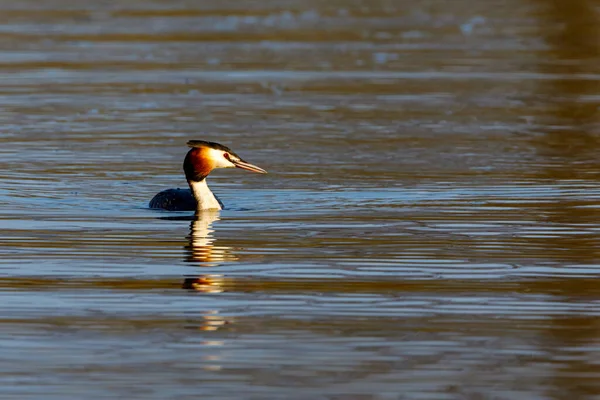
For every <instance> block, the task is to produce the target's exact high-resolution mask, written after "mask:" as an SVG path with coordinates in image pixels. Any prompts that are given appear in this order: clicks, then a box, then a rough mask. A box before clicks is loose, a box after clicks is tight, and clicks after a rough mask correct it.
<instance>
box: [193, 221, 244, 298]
mask: <svg viewBox="0 0 600 400" xmlns="http://www.w3.org/2000/svg"><path fill="white" fill-rule="evenodd" d="M219 219H220V216H219V210H199V211H196V213H195V215H194V217H193V219H192V221H191V222H190V234H189V236H188V240H189V243H188V245H187V246H185V250H186V253H187V255H186V259H185V261H186V262H188V263H193V264H196V265H197V266H199V267H216V266H218V265H220V264H222V263H223V262H226V261H235V260H237V259H238V257H237V256H235V254H233V252H232V249H231V247H227V246H218V245H216V244H215V242H216V239H215V237H214V228H213V227H212V226H213V223H215V222H217V221H219ZM222 284H223V276H222V275H216V274H206V275H200V276H194V277H188V278H186V279H185V280H184V282H183V288H184V289H191V290H196V291H199V292H203V293H220V292H222V291H223V285H222Z"/></svg>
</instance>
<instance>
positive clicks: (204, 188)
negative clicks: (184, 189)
mask: <svg viewBox="0 0 600 400" xmlns="http://www.w3.org/2000/svg"><path fill="white" fill-rule="evenodd" d="M189 184H190V188H191V189H192V194H193V195H194V198H195V199H196V201H197V202H198V204H197V205H196V210H222V209H223V207H221V204H219V201H218V200H217V198H216V197H215V195H214V194H213V192H211V190H210V189H209V188H208V185H207V184H206V179H202V180H201V181H200V182H196V181H190V182H189Z"/></svg>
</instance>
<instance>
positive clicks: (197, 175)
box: [149, 140, 267, 211]
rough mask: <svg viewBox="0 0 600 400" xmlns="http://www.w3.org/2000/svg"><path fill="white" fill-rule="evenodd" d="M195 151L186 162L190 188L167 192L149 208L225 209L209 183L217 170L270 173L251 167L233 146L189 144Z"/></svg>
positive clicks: (196, 141)
mask: <svg viewBox="0 0 600 400" xmlns="http://www.w3.org/2000/svg"><path fill="white" fill-rule="evenodd" d="M187 145H188V147H191V149H190V150H189V151H188V153H187V154H186V156H185V159H184V161H183V172H184V173H185V178H186V179H187V182H188V185H189V186H190V188H189V189H167V190H163V191H162V192H160V193H158V194H156V196H154V197H153V198H152V200H150V203H149V207H150V208H155V209H163V210H168V211H200V210H222V209H223V208H224V207H223V203H222V202H221V201H220V200H219V199H218V198H217V197H216V196H215V195H214V194H213V192H212V191H211V190H210V189H209V187H208V185H207V184H206V177H207V176H208V174H210V172H211V171H212V170H213V169H216V168H241V169H245V170H247V171H252V172H257V173H259V174H266V173H267V171H265V170H264V169H262V168H260V167H257V166H256V165H253V164H250V163H248V162H246V161H244V160H242V158H241V157H240V156H238V155H237V154H236V153H234V152H233V151H232V150H231V149H230V148H229V147H227V146H223V145H222V144H219V143H215V142H207V141H204V140H190V141H188V142H187Z"/></svg>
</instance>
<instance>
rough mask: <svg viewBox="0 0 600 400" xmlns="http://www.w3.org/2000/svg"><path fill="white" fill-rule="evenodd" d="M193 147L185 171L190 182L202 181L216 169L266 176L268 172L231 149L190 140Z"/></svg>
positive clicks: (188, 154) (211, 143)
mask: <svg viewBox="0 0 600 400" xmlns="http://www.w3.org/2000/svg"><path fill="white" fill-rule="evenodd" d="M187 145H188V146H189V147H191V149H190V151H188V153H187V155H186V156H185V160H184V162H183V170H184V172H185V176H186V178H187V179H188V181H201V180H203V179H204V178H206V177H207V176H208V174H210V172H211V171H212V170H213V169H215V168H241V169H245V170H247V171H252V172H257V173H260V174H266V173H267V171H265V170H264V169H262V168H260V167H257V166H256V165H253V164H250V163H248V162H246V161H244V160H242V158H241V157H240V156H238V155H237V154H235V153H234V152H233V151H232V150H231V149H230V148H229V147H227V146H223V145H222V144H219V143H215V142H206V141H204V140H190V141H189V142H187Z"/></svg>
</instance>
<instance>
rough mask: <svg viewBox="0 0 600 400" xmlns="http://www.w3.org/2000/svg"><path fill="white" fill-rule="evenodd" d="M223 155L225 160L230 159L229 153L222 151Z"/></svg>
mask: <svg viewBox="0 0 600 400" xmlns="http://www.w3.org/2000/svg"><path fill="white" fill-rule="evenodd" d="M223 157H225V159H226V160H227V161H231V158H229V153H223Z"/></svg>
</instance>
